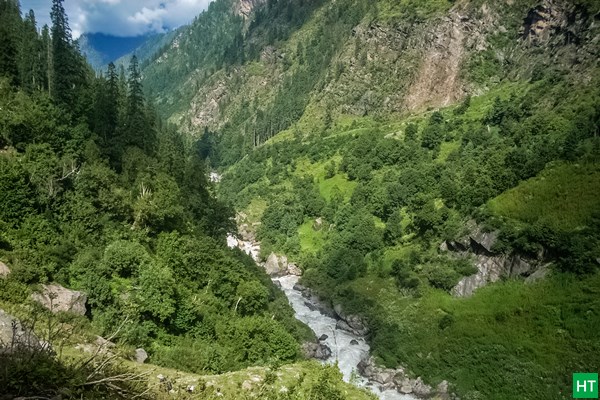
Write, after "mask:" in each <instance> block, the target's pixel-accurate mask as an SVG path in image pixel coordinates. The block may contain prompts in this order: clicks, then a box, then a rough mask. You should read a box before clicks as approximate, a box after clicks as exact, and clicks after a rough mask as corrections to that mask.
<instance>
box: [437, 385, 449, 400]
mask: <svg viewBox="0 0 600 400" xmlns="http://www.w3.org/2000/svg"><path fill="white" fill-rule="evenodd" d="M436 392H437V396H438V397H439V399H440V400H449V399H450V395H449V393H448V381H441V382H440V383H439V385H437V388H436Z"/></svg>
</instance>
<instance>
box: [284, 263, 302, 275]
mask: <svg viewBox="0 0 600 400" xmlns="http://www.w3.org/2000/svg"><path fill="white" fill-rule="evenodd" d="M287 274H288V275H295V276H302V270H301V269H300V267H299V266H297V265H296V264H289V265H288V268H287Z"/></svg>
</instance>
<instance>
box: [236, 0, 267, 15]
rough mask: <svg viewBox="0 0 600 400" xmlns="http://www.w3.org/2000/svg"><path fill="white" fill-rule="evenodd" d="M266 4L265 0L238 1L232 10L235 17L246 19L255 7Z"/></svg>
mask: <svg viewBox="0 0 600 400" xmlns="http://www.w3.org/2000/svg"><path fill="white" fill-rule="evenodd" d="M266 2H267V1H266V0H239V1H237V2H236V3H235V4H234V10H235V13H236V14H237V15H239V16H241V17H244V18H245V19H247V18H248V17H249V16H250V14H251V13H252V11H253V10H254V9H255V8H256V7H258V6H260V5H262V4H264V3H266Z"/></svg>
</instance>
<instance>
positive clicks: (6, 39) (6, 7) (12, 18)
mask: <svg viewBox="0 0 600 400" xmlns="http://www.w3.org/2000/svg"><path fill="white" fill-rule="evenodd" d="M21 29H22V21H21V10H20V4H19V1H18V0H0V44H1V45H0V76H6V77H8V78H9V79H10V80H11V81H12V82H13V83H15V84H16V83H17V81H18V76H19V71H18V50H19V36H20V33H21Z"/></svg>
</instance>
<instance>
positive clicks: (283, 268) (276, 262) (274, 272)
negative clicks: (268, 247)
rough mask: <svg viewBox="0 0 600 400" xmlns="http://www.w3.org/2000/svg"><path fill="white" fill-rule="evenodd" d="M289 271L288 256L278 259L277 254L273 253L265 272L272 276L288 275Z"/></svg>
mask: <svg viewBox="0 0 600 400" xmlns="http://www.w3.org/2000/svg"><path fill="white" fill-rule="evenodd" d="M287 270H288V261H287V257H286V256H281V257H278V256H277V254H275V253H271V254H270V255H269V257H268V258H267V261H266V262H265V271H266V272H267V274H269V275H270V276H283V275H286V273H287Z"/></svg>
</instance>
